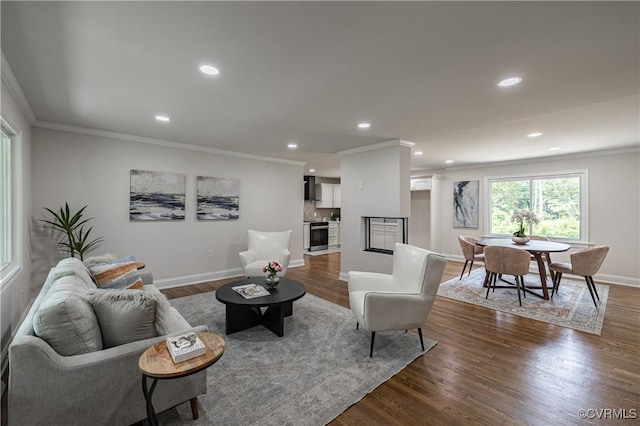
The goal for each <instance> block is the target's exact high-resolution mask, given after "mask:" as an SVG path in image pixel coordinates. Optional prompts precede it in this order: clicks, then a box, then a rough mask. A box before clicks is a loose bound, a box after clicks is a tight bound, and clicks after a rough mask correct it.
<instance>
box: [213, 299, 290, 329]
mask: <svg viewBox="0 0 640 426" xmlns="http://www.w3.org/2000/svg"><path fill="white" fill-rule="evenodd" d="M292 314H293V303H292V302H285V303H282V304H279V305H276V306H269V307H268V308H267V309H266V310H265V311H264V312H262V309H260V308H259V307H255V306H239V305H231V304H228V305H226V329H225V333H226V334H227V335H229V334H232V333H236V332H238V331H242V330H246V329H248V328H251V327H255V326H257V325H263V326H265V327H266V328H268V329H269V330H270V331H271V332H273V333H274V334H275V335H277V336H278V337H283V336H284V319H285V318H286V317H289V316H291V315H292Z"/></svg>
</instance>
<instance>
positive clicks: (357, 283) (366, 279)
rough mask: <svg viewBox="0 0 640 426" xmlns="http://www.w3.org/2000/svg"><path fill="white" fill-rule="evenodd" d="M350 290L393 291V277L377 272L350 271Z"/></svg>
mask: <svg viewBox="0 0 640 426" xmlns="http://www.w3.org/2000/svg"><path fill="white" fill-rule="evenodd" d="M347 285H348V288H349V292H352V291H392V290H393V277H392V276H391V275H388V274H379V273H377V272H360V271H349V281H348V284H347Z"/></svg>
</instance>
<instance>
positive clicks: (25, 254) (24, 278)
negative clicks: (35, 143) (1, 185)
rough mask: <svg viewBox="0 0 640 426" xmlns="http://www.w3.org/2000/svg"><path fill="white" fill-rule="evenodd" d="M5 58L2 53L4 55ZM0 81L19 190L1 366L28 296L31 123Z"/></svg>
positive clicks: (3, 302)
mask: <svg viewBox="0 0 640 426" xmlns="http://www.w3.org/2000/svg"><path fill="white" fill-rule="evenodd" d="M3 59H4V57H3ZM3 70H4V68H3ZM4 77H5V76H4V75H3V81H2V92H1V94H0V99H2V117H3V118H4V119H5V120H7V122H8V123H9V124H10V125H11V127H12V128H13V130H15V131H16V132H17V133H18V135H19V137H18V140H19V146H18V149H17V150H16V152H14V153H13V154H14V156H15V158H16V159H17V160H18V161H17V163H18V164H17V167H16V168H15V169H14V170H13V171H12V172H13V178H14V179H15V182H14V183H15V184H17V185H18V188H17V189H18V191H17V193H16V194H14V196H13V201H14V202H15V203H16V206H17V209H18V217H17V218H15V220H16V221H15V225H16V226H15V227H12V231H13V232H15V233H16V234H17V247H16V249H17V250H16V254H17V256H18V259H17V262H18V264H19V265H20V270H19V271H18V272H17V273H16V274H15V275H14V276H13V277H12V278H11V279H9V281H7V282H6V283H5V284H3V286H2V288H1V289H0V329H1V330H2V345H1V348H2V366H3V367H4V366H5V361H6V351H7V348H8V343H9V340H10V338H11V333H12V331H13V330H14V329H15V328H16V327H17V325H18V321H19V319H20V318H21V315H22V312H23V311H24V310H25V308H26V306H27V304H28V303H29V301H30V300H31V297H32V295H33V291H34V289H33V288H32V286H31V264H30V259H29V222H30V218H31V154H30V152H31V125H30V124H29V122H28V121H27V118H26V117H25V115H24V114H23V112H22V111H21V110H20V108H19V107H18V104H17V103H16V101H15V99H14V98H13V96H12V95H11V93H10V92H9V89H8V88H7V86H6V85H5V82H4Z"/></svg>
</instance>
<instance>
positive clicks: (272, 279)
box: [262, 260, 282, 288]
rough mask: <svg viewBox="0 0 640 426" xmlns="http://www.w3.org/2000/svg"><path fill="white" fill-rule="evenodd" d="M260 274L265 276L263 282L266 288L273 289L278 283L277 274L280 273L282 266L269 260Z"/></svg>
mask: <svg viewBox="0 0 640 426" xmlns="http://www.w3.org/2000/svg"><path fill="white" fill-rule="evenodd" d="M262 272H264V273H265V274H267V275H265V277H264V282H265V284H266V285H267V287H269V288H275V287H276V286H277V285H278V284H279V283H280V277H279V276H278V275H277V274H278V272H282V265H281V264H280V262H278V261H276V260H271V261H270V262H269V263H267V265H266V266H265V267H264V268H262Z"/></svg>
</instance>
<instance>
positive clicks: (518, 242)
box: [511, 235, 531, 245]
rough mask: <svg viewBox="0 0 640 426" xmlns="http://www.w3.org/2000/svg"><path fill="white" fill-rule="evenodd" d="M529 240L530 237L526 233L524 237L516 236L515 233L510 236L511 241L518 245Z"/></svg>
mask: <svg viewBox="0 0 640 426" xmlns="http://www.w3.org/2000/svg"><path fill="white" fill-rule="evenodd" d="M530 240H531V238H529V237H527V236H526V235H525V236H524V237H516V236H515V235H514V236H512V237H511V241H513V242H514V243H516V244H520V245H524V244H527V243H528V242H529V241H530Z"/></svg>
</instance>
